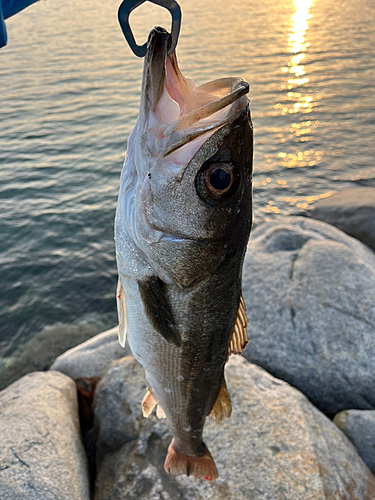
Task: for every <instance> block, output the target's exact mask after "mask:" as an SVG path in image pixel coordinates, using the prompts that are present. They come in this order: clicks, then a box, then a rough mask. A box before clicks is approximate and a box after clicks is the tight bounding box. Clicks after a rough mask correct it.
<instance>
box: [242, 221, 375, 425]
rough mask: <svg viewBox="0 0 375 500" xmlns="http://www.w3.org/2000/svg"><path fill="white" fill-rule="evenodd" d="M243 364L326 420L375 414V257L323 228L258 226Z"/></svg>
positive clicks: (249, 263) (246, 285)
mask: <svg viewBox="0 0 375 500" xmlns="http://www.w3.org/2000/svg"><path fill="white" fill-rule="evenodd" d="M243 296H244V299H245V303H246V308H247V316H248V320H249V326H248V336H249V339H250V343H249V345H248V346H247V347H246V349H245V351H244V355H245V357H246V358H247V359H248V360H249V361H251V362H253V363H256V364H258V365H260V366H262V367H263V368H265V369H266V370H267V371H268V372H270V373H272V374H273V375H275V376H276V377H278V378H281V379H283V380H286V381H287V382H289V383H290V384H292V385H293V386H295V387H297V388H298V389H299V390H301V391H302V392H303V393H304V394H306V396H307V397H308V398H309V399H310V400H311V401H312V402H313V403H314V404H315V405H316V406H317V407H318V408H320V409H321V410H322V411H324V412H325V413H326V414H329V415H332V416H333V415H335V414H336V413H338V412H340V411H342V410H345V409H347V408H356V409H365V410H368V409H374V408H375V391H374V390H373V388H374V386H375V342H374V331H375V254H374V253H373V252H372V251H371V250H369V249H368V248H367V247H366V246H365V245H363V244H362V243H360V242H358V241H356V240H355V239H353V238H351V237H350V236H348V235H346V234H345V233H343V232H342V231H340V230H339V229H337V228H335V227H333V226H330V225H329V224H326V223H324V222H320V221H316V220H312V219H307V218H305V217H289V218H280V219H277V220H275V221H273V222H270V223H265V224H262V225H261V226H258V227H257V228H256V229H255V230H254V232H253V234H252V236H251V239H250V243H249V246H248V251H247V254H246V258H245V264H244V272H243Z"/></svg>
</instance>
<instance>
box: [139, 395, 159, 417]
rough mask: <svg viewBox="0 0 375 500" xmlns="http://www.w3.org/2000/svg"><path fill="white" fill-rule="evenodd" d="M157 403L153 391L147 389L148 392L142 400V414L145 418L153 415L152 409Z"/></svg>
mask: <svg viewBox="0 0 375 500" xmlns="http://www.w3.org/2000/svg"><path fill="white" fill-rule="evenodd" d="M156 405H157V401H156V399H155V398H154V396H153V395H152V393H151V391H150V390H149V389H147V392H146V394H145V396H144V398H143V400H142V403H141V406H142V415H143V416H144V417H145V418H148V417H149V416H150V415H151V412H152V410H153V409H154V408H155V406H156Z"/></svg>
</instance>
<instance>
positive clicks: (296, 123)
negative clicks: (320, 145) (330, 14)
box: [262, 0, 331, 214]
mask: <svg viewBox="0 0 375 500" xmlns="http://www.w3.org/2000/svg"><path fill="white" fill-rule="evenodd" d="M315 1H316V0H315ZM292 5H293V9H294V12H293V14H292V16H291V18H290V22H289V30H288V35H287V36H288V39H287V43H288V52H289V60H288V62H287V65H285V66H284V67H282V68H281V72H282V75H283V79H282V85H281V90H282V91H283V99H282V100H281V101H280V102H278V103H277V104H275V105H274V108H275V109H276V110H278V112H279V113H280V114H281V115H283V116H285V117H288V116H290V125H289V127H288V128H287V129H286V130H285V129H284V130H282V131H280V133H278V134H277V137H278V139H279V141H280V144H281V145H283V144H285V146H282V149H281V150H279V151H278V152H277V153H276V156H277V161H278V164H279V166H280V167H283V168H285V169H288V170H290V169H295V168H316V166H317V165H318V164H319V163H320V161H321V159H322V155H323V152H322V151H315V150H314V149H313V148H312V147H311V146H310V145H309V141H311V140H312V138H313V134H314V129H316V128H317V127H318V126H319V120H316V119H314V118H315V117H312V118H310V117H309V116H308V115H309V113H311V112H312V111H313V110H314V108H315V107H316V106H317V101H318V100H319V99H320V96H319V95H316V94H312V93H311V92H309V90H310V86H311V82H310V78H309V75H308V70H307V69H306V68H308V65H307V61H306V59H307V58H306V55H308V49H309V47H310V41H309V39H311V36H310V37H307V34H308V30H309V23H310V20H311V18H312V17H313V14H312V13H311V10H312V7H314V0H294V1H293V4H292ZM272 157H274V154H271V155H269V154H266V155H265V159H266V162H267V163H271V162H272ZM270 170H273V169H272V164H271V165H270ZM318 174H319V172H318V171H316V175H318ZM281 177H282V178H279V179H278V180H276V182H277V184H278V185H279V187H281V188H285V189H286V190H288V188H289V185H288V184H291V183H293V187H294V188H296V187H298V185H299V184H300V183H301V182H302V181H301V179H299V178H296V177H295V176H293V178H290V177H289V176H288V175H286V177H287V179H285V178H283V177H284V175H282V174H281ZM300 181H301V182H300ZM270 182H271V178H267V179H264V180H263V181H262V185H263V186H266V185H267V184H268V183H270ZM330 194H331V193H323V194H321V195H318V196H308V197H306V196H305V197H298V198H283V201H284V202H287V203H288V204H290V205H291V206H296V207H297V208H300V209H303V210H304V209H306V208H307V207H308V206H309V205H310V204H311V203H314V202H315V201H316V200H317V199H319V198H324V197H326V196H329V195H330ZM262 210H263V212H265V213H268V214H272V213H274V214H277V213H279V209H278V207H277V206H276V203H275V202H273V201H270V202H269V203H268V206H266V207H264V208H263V209H262Z"/></svg>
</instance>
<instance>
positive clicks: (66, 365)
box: [51, 326, 130, 379]
mask: <svg viewBox="0 0 375 500" xmlns="http://www.w3.org/2000/svg"><path fill="white" fill-rule="evenodd" d="M117 333H118V327H117V326H116V327H115V328H111V329H110V330H107V331H106V332H102V333H100V334H99V335H96V336H95V337H93V338H91V339H89V340H87V341H86V342H83V344H79V345H78V346H76V347H74V348H73V349H69V351H66V352H65V353H64V354H62V355H61V356H59V357H58V358H56V360H55V361H54V362H53V364H52V365H51V370H57V371H59V372H62V373H65V375H68V376H69V377H71V378H73V379H77V378H80V377H87V378H93V377H101V376H102V375H103V373H104V372H105V370H106V369H107V368H108V366H109V365H110V364H111V363H112V361H113V360H115V359H119V358H123V357H124V356H127V355H128V354H130V350H129V348H128V347H125V349H124V348H123V347H121V346H120V344H119V341H118V337H117Z"/></svg>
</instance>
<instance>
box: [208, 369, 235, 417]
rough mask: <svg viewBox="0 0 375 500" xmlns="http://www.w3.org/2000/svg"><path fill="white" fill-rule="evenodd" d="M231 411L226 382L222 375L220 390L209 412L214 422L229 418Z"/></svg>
mask: <svg viewBox="0 0 375 500" xmlns="http://www.w3.org/2000/svg"><path fill="white" fill-rule="evenodd" d="M231 413H232V403H231V401H230V396H229V392H228V389H227V384H226V383H225V378H224V377H223V379H222V381H221V386H220V391H219V394H218V396H217V398H216V401H215V404H214V406H213V407H212V410H211V412H210V415H211V417H212V418H213V419H214V420H215V422H216V423H217V422H221V421H222V420H224V419H225V418H229V417H230V415H231Z"/></svg>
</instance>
